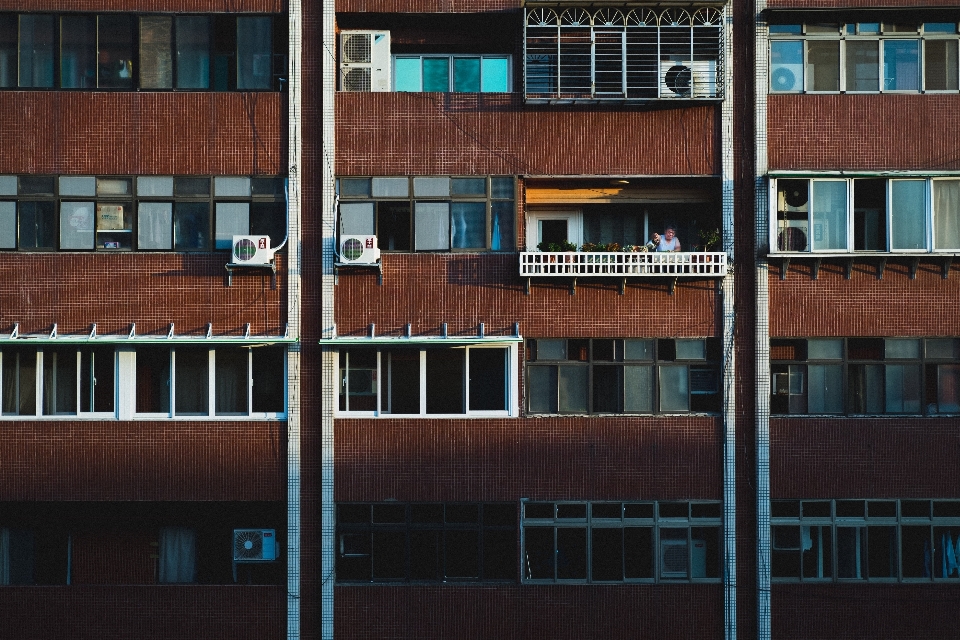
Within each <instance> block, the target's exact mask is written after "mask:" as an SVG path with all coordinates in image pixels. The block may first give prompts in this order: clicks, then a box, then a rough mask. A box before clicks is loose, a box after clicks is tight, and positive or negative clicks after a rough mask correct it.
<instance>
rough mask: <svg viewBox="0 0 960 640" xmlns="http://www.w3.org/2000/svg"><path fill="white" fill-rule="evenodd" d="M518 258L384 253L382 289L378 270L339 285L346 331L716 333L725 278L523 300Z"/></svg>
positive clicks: (582, 288)
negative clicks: (720, 284) (479, 326)
mask: <svg viewBox="0 0 960 640" xmlns="http://www.w3.org/2000/svg"><path fill="white" fill-rule="evenodd" d="M519 271H520V263H519V260H518V258H517V254H457V253H420V254H383V285H378V284H377V276H376V274H375V273H374V272H372V271H370V272H362V271H360V270H351V271H349V272H347V271H343V272H341V274H340V280H339V284H338V285H337V287H336V292H335V295H336V298H337V311H336V321H337V332H338V333H339V334H340V335H350V334H365V333H366V332H367V330H368V325H369V323H371V322H373V323H375V324H376V325H377V328H376V331H377V334H378V335H380V334H384V335H386V334H391V333H392V334H394V335H400V334H401V332H402V331H403V329H404V326H405V325H406V324H407V323H408V322H409V323H411V324H412V325H413V326H412V327H411V330H412V332H413V334H414V335H417V334H427V335H439V332H440V325H441V323H443V322H446V323H447V331H448V333H449V335H456V334H462V335H476V334H477V324H478V323H480V322H483V323H485V325H484V330H485V332H486V333H487V334H488V335H498V334H499V335H504V334H511V333H513V323H514V322H519V323H520V333H521V335H523V336H524V337H531V338H546V337H580V336H582V337H597V338H599V337H620V338H622V337H631V336H634V337H678V336H679V337H704V336H713V335H716V334H717V328H716V323H717V322H718V320H717V313H716V312H717V305H718V304H719V301H718V297H717V294H716V287H717V284H716V280H707V279H697V280H690V281H685V280H683V279H680V280H679V281H678V283H677V288H676V292H675V293H674V295H672V296H671V295H668V293H667V290H668V285H667V281H666V279H665V278H634V279H631V280H628V284H627V289H626V293H625V295H622V296H621V295H619V294H618V291H619V283H618V282H617V281H616V280H613V279H610V280H606V281H603V280H601V281H594V280H592V279H590V278H580V279H579V280H578V282H577V290H576V295H570V279H561V280H558V281H554V280H552V279H548V278H541V279H537V278H533V284H532V288H531V293H530V295H529V296H528V295H525V294H524V284H523V283H522V282H521V280H520V277H519V275H518V274H519Z"/></svg>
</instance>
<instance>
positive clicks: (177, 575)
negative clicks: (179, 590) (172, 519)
mask: <svg viewBox="0 0 960 640" xmlns="http://www.w3.org/2000/svg"><path fill="white" fill-rule="evenodd" d="M159 543H160V561H159V562H160V567H159V572H158V574H157V581H158V582H161V583H176V582H195V581H196V578H197V533H196V531H194V530H193V529H189V528H187V527H163V528H162V529H160V540H159Z"/></svg>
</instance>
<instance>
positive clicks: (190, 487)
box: [0, 420, 286, 619]
mask: <svg viewBox="0 0 960 640" xmlns="http://www.w3.org/2000/svg"><path fill="white" fill-rule="evenodd" d="M0 430H2V431H3V446H2V447H0V500H282V499H283V496H284V493H283V492H284V491H285V486H286V462H285V458H284V455H285V453H286V445H285V442H286V437H285V435H286V423H285V422H276V421H273V422H266V421H264V422H215V421H204V422H188V421H182V420H179V421H173V420H171V421H163V422H161V421H158V422H139V421H138V422H120V421H114V420H105V421H94V420H88V421H82V422H81V421H67V420H48V421H26V420H24V421H7V420H4V421H2V422H0ZM0 619H2V616H0Z"/></svg>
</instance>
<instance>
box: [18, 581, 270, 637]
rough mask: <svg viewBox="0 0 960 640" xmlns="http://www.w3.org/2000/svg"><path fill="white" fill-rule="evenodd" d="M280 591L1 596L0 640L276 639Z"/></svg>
mask: <svg viewBox="0 0 960 640" xmlns="http://www.w3.org/2000/svg"><path fill="white" fill-rule="evenodd" d="M284 598H285V596H284V593H283V589H282V588H281V587H277V586H250V585H240V586H234V585H230V586H204V585H162V586H130V585H124V586H102V587H101V586H82V587H81V586H57V587H3V588H2V589H0V619H2V620H3V627H2V629H0V637H4V638H11V639H13V638H16V639H17V640H49V639H50V638H71V639H72V640H104V639H106V638H137V639H138V640H161V639H162V640H196V639H197V638H210V639H211V640H279V639H280V638H284V637H285V633H284V629H285V628H286V625H285V616H286V607H285V602H284Z"/></svg>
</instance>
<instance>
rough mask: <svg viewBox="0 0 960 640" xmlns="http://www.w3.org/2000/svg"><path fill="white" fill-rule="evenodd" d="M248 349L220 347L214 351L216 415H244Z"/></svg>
mask: <svg viewBox="0 0 960 640" xmlns="http://www.w3.org/2000/svg"><path fill="white" fill-rule="evenodd" d="M249 354H250V350H249V349H228V348H220V349H217V350H216V352H215V353H214V362H215V367H214V371H215V387H214V388H215V389H216V397H215V398H214V406H215V409H216V413H217V415H218V416H222V415H246V413H247V391H248V389H249V385H248V384H247V380H248V374H247V368H248V366H247V363H248V357H249Z"/></svg>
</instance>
